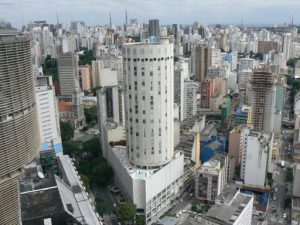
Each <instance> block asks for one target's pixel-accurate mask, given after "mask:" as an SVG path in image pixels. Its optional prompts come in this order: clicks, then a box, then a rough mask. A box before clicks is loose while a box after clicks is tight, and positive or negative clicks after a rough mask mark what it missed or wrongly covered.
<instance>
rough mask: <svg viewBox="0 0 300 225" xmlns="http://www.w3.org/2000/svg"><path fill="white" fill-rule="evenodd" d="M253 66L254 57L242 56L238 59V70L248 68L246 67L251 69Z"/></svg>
mask: <svg viewBox="0 0 300 225" xmlns="http://www.w3.org/2000/svg"><path fill="white" fill-rule="evenodd" d="M254 67H255V60H254V59H250V58H242V59H240V61H239V71H243V70H248V69H251V70H253V69H254Z"/></svg>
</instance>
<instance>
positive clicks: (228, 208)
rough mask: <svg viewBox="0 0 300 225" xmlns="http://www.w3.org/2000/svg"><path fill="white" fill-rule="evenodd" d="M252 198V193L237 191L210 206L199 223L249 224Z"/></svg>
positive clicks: (207, 224) (208, 224)
mask: <svg viewBox="0 0 300 225" xmlns="http://www.w3.org/2000/svg"><path fill="white" fill-rule="evenodd" d="M253 200H254V198H253V195H247V194H242V193H241V192H240V191H237V192H236V194H235V195H234V196H232V197H228V199H225V201H223V202H224V203H220V204H216V205H214V206H212V207H211V208H210V209H209V210H208V212H207V213H205V214H204V215H203V216H202V220H201V222H200V225H224V224H232V225H251V222H252V211H253Z"/></svg>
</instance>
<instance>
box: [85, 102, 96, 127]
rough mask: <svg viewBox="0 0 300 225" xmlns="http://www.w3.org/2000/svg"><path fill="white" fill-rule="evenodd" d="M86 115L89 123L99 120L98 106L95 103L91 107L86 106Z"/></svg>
mask: <svg viewBox="0 0 300 225" xmlns="http://www.w3.org/2000/svg"><path fill="white" fill-rule="evenodd" d="M84 116H85V120H86V122H87V123H88V124H90V123H91V122H92V121H94V122H97V120H98V115H97V106H95V105H93V106H91V107H85V108H84Z"/></svg>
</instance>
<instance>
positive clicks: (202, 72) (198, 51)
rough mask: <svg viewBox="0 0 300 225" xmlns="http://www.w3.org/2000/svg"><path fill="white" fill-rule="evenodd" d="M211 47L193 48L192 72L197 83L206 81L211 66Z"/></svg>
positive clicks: (199, 46)
mask: <svg viewBox="0 0 300 225" xmlns="http://www.w3.org/2000/svg"><path fill="white" fill-rule="evenodd" d="M211 51H212V50H211V47H209V46H205V45H195V46H192V56H191V60H192V61H191V65H192V72H193V74H195V77H196V80H197V81H200V82H202V81H204V80H205V79H206V77H207V71H208V68H209V67H210V66H211V59H212V52H211Z"/></svg>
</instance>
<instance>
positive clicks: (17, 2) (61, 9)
mask: <svg viewBox="0 0 300 225" xmlns="http://www.w3.org/2000/svg"><path fill="white" fill-rule="evenodd" d="M125 9H127V11H128V17H129V18H137V19H138V20H139V21H140V22H147V21H148V20H149V19H151V18H158V19H159V20H160V23H161V24H172V23H179V24H192V23H193V22H194V21H199V22H200V23H208V24H210V23H220V24H228V23H240V22H241V19H242V18H243V19H244V23H245V24H282V23H284V22H289V21H290V20H291V17H292V16H293V17H294V23H297V24H298V23H300V13H299V12H300V0H0V19H5V20H6V21H8V22H11V23H12V24H13V25H14V26H16V27H20V25H22V24H23V23H24V24H26V23H28V22H30V21H33V20H43V19H45V20H47V21H48V22H49V23H54V22H56V14H58V17H59V20H60V21H62V22H67V23H69V22H70V21H71V20H72V18H73V20H84V21H85V22H86V24H88V25H96V24H100V25H101V24H108V22H109V13H111V15H112V22H113V24H121V23H124V20H125Z"/></svg>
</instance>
